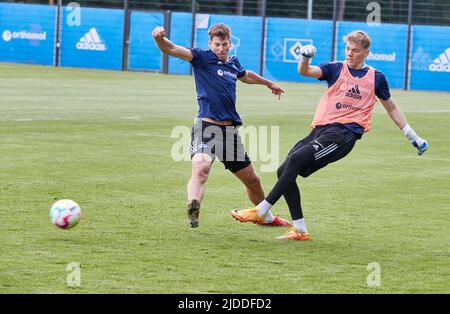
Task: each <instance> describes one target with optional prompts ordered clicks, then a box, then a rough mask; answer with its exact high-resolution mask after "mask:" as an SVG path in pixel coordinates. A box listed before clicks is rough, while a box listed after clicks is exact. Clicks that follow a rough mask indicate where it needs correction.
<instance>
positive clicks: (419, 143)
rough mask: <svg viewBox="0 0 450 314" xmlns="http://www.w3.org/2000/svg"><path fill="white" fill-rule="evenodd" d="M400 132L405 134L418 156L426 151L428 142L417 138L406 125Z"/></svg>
mask: <svg viewBox="0 0 450 314" xmlns="http://www.w3.org/2000/svg"><path fill="white" fill-rule="evenodd" d="M402 131H403V134H405V136H406V137H407V138H408V139H409V142H410V143H411V144H412V145H413V146H414V147H415V148H417V153H418V154H419V156H420V155H422V154H423V153H424V152H425V151H426V150H427V149H428V142H427V141H426V140H425V139H423V138H421V137H419V136H418V135H417V134H416V132H414V130H413V129H412V128H411V127H410V126H409V124H408V123H407V124H406V125H405V126H404V127H403V128H402Z"/></svg>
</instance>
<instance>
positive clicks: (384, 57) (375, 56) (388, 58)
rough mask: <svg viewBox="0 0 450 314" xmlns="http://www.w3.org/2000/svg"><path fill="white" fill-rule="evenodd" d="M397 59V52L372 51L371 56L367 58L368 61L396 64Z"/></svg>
mask: <svg viewBox="0 0 450 314" xmlns="http://www.w3.org/2000/svg"><path fill="white" fill-rule="evenodd" d="M395 57H396V55H395V51H394V52H392V53H373V52H372V51H370V52H369V55H368V56H367V60H372V61H385V62H395Z"/></svg>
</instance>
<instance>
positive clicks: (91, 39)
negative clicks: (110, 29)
mask: <svg viewBox="0 0 450 314" xmlns="http://www.w3.org/2000/svg"><path fill="white" fill-rule="evenodd" d="M76 47H77V49H78V50H94V51H105V50H106V45H105V43H104V42H103V41H102V40H101V38H100V35H99V34H98V32H97V30H96V29H95V27H92V28H91V29H90V30H89V32H87V33H86V34H84V35H83V37H81V38H80V39H79V40H78V42H77V44H76Z"/></svg>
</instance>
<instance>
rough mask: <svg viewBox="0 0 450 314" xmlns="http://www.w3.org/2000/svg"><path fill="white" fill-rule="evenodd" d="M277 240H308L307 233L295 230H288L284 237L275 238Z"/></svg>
mask: <svg viewBox="0 0 450 314" xmlns="http://www.w3.org/2000/svg"><path fill="white" fill-rule="evenodd" d="M276 238H277V239H279V240H300V241H307V240H309V233H308V231H301V230H298V229H295V228H290V229H289V230H288V231H287V232H286V233H285V234H284V235H282V236H279V237H276Z"/></svg>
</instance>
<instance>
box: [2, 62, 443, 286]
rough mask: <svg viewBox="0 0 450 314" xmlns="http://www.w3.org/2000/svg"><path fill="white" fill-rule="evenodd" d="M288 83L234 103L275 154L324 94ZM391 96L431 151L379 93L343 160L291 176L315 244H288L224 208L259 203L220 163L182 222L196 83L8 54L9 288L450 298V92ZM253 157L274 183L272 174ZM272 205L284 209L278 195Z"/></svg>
mask: <svg viewBox="0 0 450 314" xmlns="http://www.w3.org/2000/svg"><path fill="white" fill-rule="evenodd" d="M281 85H282V86H283V87H284V88H285V89H286V94H285V95H283V97H282V99H281V101H278V100H276V97H274V96H273V95H271V94H270V91H269V90H268V89H266V88H265V87H263V86H256V85H253V86H250V85H245V84H242V83H238V97H237V102H238V111H239V112H240V114H241V116H242V118H243V119H244V125H245V126H256V127H258V126H269V127H270V126H279V131H280V149H279V150H280V151H279V161H280V162H281V161H282V160H283V159H284V157H285V155H286V154H287V152H288V150H289V149H290V148H291V146H292V145H293V144H294V143H295V142H296V141H297V140H298V139H300V138H302V137H304V136H305V135H306V134H307V133H308V132H309V123H310V121H311V119H312V116H313V113H314V109H315V105H316V103H317V101H318V99H319V97H320V95H321V94H322V92H323V91H324V89H325V87H324V86H323V85H319V84H296V83H283V82H281ZM392 94H393V97H394V99H395V100H396V101H397V103H398V104H399V106H400V107H401V108H402V110H403V111H404V113H405V114H406V116H407V118H408V121H409V123H410V124H411V126H412V127H413V128H414V129H415V130H416V131H417V133H418V134H419V135H420V136H422V137H424V138H426V139H427V140H428V141H429V143H430V149H429V150H428V151H427V152H426V153H425V154H424V155H423V156H422V157H419V156H417V153H416V150H415V149H414V148H413V147H412V146H411V145H410V144H409V143H408V141H407V140H406V138H405V137H404V136H403V134H402V133H401V131H400V130H398V128H397V127H396V126H395V125H394V123H393V122H392V121H391V120H390V119H389V117H388V115H387V114H386V113H385V112H384V109H383V108H382V105H381V104H380V103H379V102H378V103H377V105H376V109H375V111H374V114H373V124H372V127H373V128H372V131H371V132H370V133H368V134H366V135H365V136H364V137H363V139H362V140H361V141H358V142H357V145H356V147H355V148H354V150H353V151H352V152H351V153H350V155H349V156H347V157H346V158H344V159H343V160H341V161H339V162H337V163H334V164H332V165H329V166H328V167H326V168H325V169H323V170H321V171H319V172H317V173H316V174H314V175H312V176H311V177H309V178H307V179H303V178H299V179H298V180H297V182H298V183H299V186H300V189H301V191H302V203H303V207H304V214H305V218H306V222H307V225H308V229H309V231H310V233H311V240H310V241H308V242H301V241H284V242H283V241H279V240H275V237H276V236H278V235H281V234H283V233H284V231H285V229H284V228H270V227H261V226H256V225H252V224H241V223H238V222H236V221H235V220H234V219H232V218H231V216H230V215H229V211H230V210H231V209H233V208H237V207H243V206H248V205H250V202H249V201H248V199H247V197H246V194H245V191H244V188H243V186H242V185H241V184H240V183H239V182H238V181H237V179H236V178H235V177H234V176H233V175H231V174H230V173H228V172H226V171H225V170H224V169H223V166H222V164H221V163H220V162H215V163H214V165H213V168H212V172H211V176H210V178H209V180H208V182H207V184H206V194H205V198H204V201H203V203H202V209H201V214H200V227H199V228H198V229H190V228H189V227H188V223H187V218H186V200H185V199H186V183H187V180H188V177H189V175H190V162H189V161H180V162H176V161H174V160H173V159H172V158H171V153H170V152H171V149H172V146H173V145H174V143H175V142H176V140H177V139H176V138H172V137H171V132H172V130H173V128H174V127H176V126H186V127H188V128H190V127H191V125H192V122H193V119H194V117H195V115H196V111H197V104H196V95H195V87H194V82H193V79H192V77H189V76H169V75H161V74H149V73H133V72H113V71H94V70H83V69H69V68H54V67H39V66H29V65H13V64H0V95H1V97H0V113H1V114H0V134H1V135H0V178H1V180H0V239H1V240H0V293H290V294H291V293H292V294H297V293H449V292H450V286H449V273H450V267H449V256H450V245H449V240H450V237H449V230H450V197H449V187H450V140H449V130H450V129H449V125H450V94H448V93H434V92H413V91H410V92H404V91H401V90H392ZM254 165H255V167H256V169H257V171H258V172H259V174H260V175H261V179H262V182H263V185H264V187H265V190H266V192H268V190H269V189H270V188H271V187H272V186H273V184H274V183H275V178H276V173H275V172H261V171H260V169H261V168H260V166H261V163H260V162H259V161H255V162H254ZM61 198H70V199H73V200H75V201H76V202H78V203H79V204H80V206H81V208H82V212H83V213H82V219H81V222H80V224H79V225H78V226H77V227H75V228H74V229H72V230H68V231H66V230H60V229H57V228H56V227H54V226H53V225H52V224H51V223H50V220H49V217H48V210H49V208H50V206H51V204H52V203H53V202H54V201H55V200H56V199H61ZM274 212H275V213H276V214H279V215H281V216H282V217H286V218H289V212H288V209H287V206H286V203H285V202H284V199H282V200H280V202H279V203H278V204H277V205H276V207H275V208H274ZM71 262H76V263H79V264H81V270H80V278H81V281H80V285H79V286H74V287H72V286H69V285H68V284H67V280H66V279H67V277H68V276H70V275H71V272H70V270H69V271H68V270H67V265H68V264H69V263H71ZM369 263H378V265H379V270H380V275H381V276H380V277H379V278H380V279H381V280H380V281H379V285H375V286H370V285H368V281H367V278H368V277H370V274H371V269H369V270H368V269H367V266H368V264H369Z"/></svg>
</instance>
